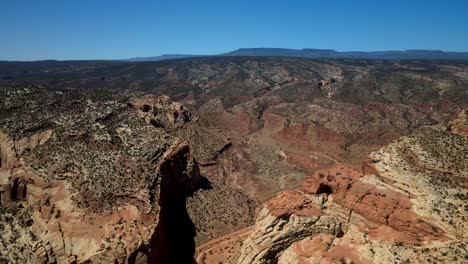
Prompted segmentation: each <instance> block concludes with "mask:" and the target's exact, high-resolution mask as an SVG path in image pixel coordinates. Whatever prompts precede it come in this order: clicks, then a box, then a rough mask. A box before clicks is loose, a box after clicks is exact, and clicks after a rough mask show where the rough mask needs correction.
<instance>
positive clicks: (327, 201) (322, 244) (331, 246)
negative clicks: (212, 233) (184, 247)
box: [238, 128, 468, 263]
mask: <svg viewBox="0 0 468 264" xmlns="http://www.w3.org/2000/svg"><path fill="white" fill-rule="evenodd" d="M451 131H452V132H453V130H451ZM467 153H468V138H467V137H466V136H463V135H459V133H450V132H449V131H443V130H436V129H433V128H425V129H420V130H419V131H417V132H415V133H413V134H411V135H410V136H407V137H403V138H401V139H399V140H398V141H396V142H394V143H392V144H390V145H388V146H387V147H384V148H382V149H381V150H379V151H376V152H374V153H372V154H371V155H370V159H369V161H366V162H364V164H363V168H362V170H356V169H353V168H351V167H349V166H348V165H345V164H338V165H335V166H333V167H330V168H327V169H324V170H319V171H317V172H316V173H315V174H314V175H312V176H310V177H307V178H306V180H305V182H304V184H303V185H302V186H300V187H298V188H297V189H294V190H290V191H283V192H281V193H280V194H279V195H277V196H276V197H275V198H273V199H271V200H269V201H267V202H266V203H265V205H264V206H263V207H262V209H261V210H260V213H259V215H258V218H257V221H256V224H255V228H254V230H253V231H252V232H251V233H250V235H249V236H248V238H247V239H245V241H244V242H243V246H242V250H241V251H240V254H239V258H238V263H276V262H277V263H339V262H341V263H394V262H397V263H415V262H417V263H430V262H444V263H464V262H466V259H467V258H468V252H467V251H466V246H467V244H466V239H467V228H468V226H467V222H466V218H467V217H468V215H467V212H466V210H465V209H466V208H465V207H466V200H465V198H466V195H467V193H468V186H467V183H468V181H467V178H468V165H467V163H466V160H465V159H466V154H467Z"/></svg>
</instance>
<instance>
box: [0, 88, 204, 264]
mask: <svg viewBox="0 0 468 264" xmlns="http://www.w3.org/2000/svg"><path fill="white" fill-rule="evenodd" d="M31 92H32V93H37V94H36V95H35V96H37V97H34V99H36V100H37V99H41V97H40V96H41V95H39V94H40V93H41V92H40V91H35V90H32V91H31V90H29V93H31ZM50 93H52V94H53V96H58V97H59V98H58V100H59V102H60V101H61V102H62V103H63V104H62V103H59V104H61V105H62V107H61V108H60V111H51V110H50V109H47V108H50V107H51V106H48V105H47V104H45V103H43V104H40V103H39V104H36V103H34V104H31V105H34V107H33V109H34V111H39V112H40V111H42V110H44V111H47V115H45V116H40V115H39V116H37V118H36V119H33V118H31V117H30V116H28V114H29V112H31V111H30V109H27V108H28V107H31V105H25V106H24V107H25V108H26V109H23V108H20V109H16V112H14V114H12V115H10V116H8V118H7V119H6V121H7V124H9V125H8V126H5V127H2V131H0V157H1V166H0V201H1V202H0V262H2V263H3V262H7V263H89V262H91V263H173V260H174V252H175V250H176V249H175V247H177V248H179V249H180V247H181V246H182V245H187V246H188V248H184V252H186V253H184V254H183V256H185V257H186V258H191V259H193V257H194V256H193V252H194V246H195V242H194V236H195V229H194V227H193V223H192V222H191V219H190V218H189V217H188V213H187V211H186V210H185V198H186V197H187V196H188V195H190V194H191V193H192V192H193V191H195V189H196V188H197V187H198V186H199V185H198V183H199V181H200V179H201V176H200V174H199V169H198V163H197V161H196V160H195V159H194V158H193V156H192V154H191V153H190V149H189V146H188V145H187V144H186V143H184V142H182V141H180V140H179V139H177V138H175V137H172V136H170V135H169V134H167V133H166V132H165V131H164V130H163V129H162V128H158V127H154V126H153V125H151V124H148V123H146V122H145V120H144V119H143V117H142V116H141V115H140V113H139V112H138V111H140V110H139V109H134V108H132V107H129V106H128V105H127V103H126V102H125V101H123V100H122V101H120V102H118V101H116V100H110V99H109V98H108V99H105V100H104V99H103V98H101V97H98V98H93V99H88V100H80V99H78V100H77V101H75V102H74V103H72V104H69V103H65V102H69V98H60V96H61V94H58V95H57V94H56V93H54V92H50ZM22 95H24V94H22ZM23 99H24V98H22V97H18V96H17V95H16V96H15V97H12V98H7V100H11V101H13V102H14V100H23ZM45 100H46V101H49V100H50V98H45ZM65 106H66V107H65ZM41 107H42V108H45V109H42V108H41ZM16 118H18V119H16ZM9 119H12V120H22V122H17V121H13V122H8V121H9ZM166 121H167V122H170V121H171V120H166ZM167 124H169V123H167ZM173 212H176V215H174V214H173ZM180 215H184V216H185V218H184V220H183V221H182V220H180V219H179V218H178V216H180ZM190 225H191V226H190ZM190 227H192V232H187V233H186V234H185V233H184V235H185V236H184V237H182V239H185V240H183V241H185V243H181V244H178V245H175V244H174V243H172V244H171V243H167V242H168V241H169V240H170V239H171V238H172V237H173V234H171V231H173V230H187V228H190ZM161 230H163V232H161ZM164 232H167V234H169V235H170V237H167V236H164V235H163V236H161V233H164ZM177 238H179V239H180V238H181V237H180V236H179V237H177ZM168 239H169V240H168ZM168 246H170V247H169V248H168ZM190 246H191V247H192V249H191V250H190V248H189V247H190ZM171 247H174V248H171ZM166 249H168V250H169V251H167V250H166ZM161 252H169V253H170V252H172V254H169V255H167V256H164V257H161V258H159V255H158V254H159V253H161ZM155 255H157V256H158V257H157V258H154V256H155ZM179 256H180V254H179ZM176 257H178V256H176ZM160 260H161V261H162V262H161V261H160ZM166 260H167V261H166Z"/></svg>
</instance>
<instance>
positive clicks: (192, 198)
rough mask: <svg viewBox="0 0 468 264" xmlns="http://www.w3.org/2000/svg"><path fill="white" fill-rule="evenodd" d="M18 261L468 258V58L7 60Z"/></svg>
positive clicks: (5, 226) (8, 221) (3, 188)
mask: <svg viewBox="0 0 468 264" xmlns="http://www.w3.org/2000/svg"><path fill="white" fill-rule="evenodd" d="M0 98H1V99H2V100H1V102H0V210H1V214H0V255H1V256H0V263H241V264H243V263H441V262H443V263H464V262H466V260H467V258H468V252H467V243H466V241H467V234H468V226H467V221H466V217H468V216H467V204H466V197H467V195H468V193H467V192H468V188H467V183H468V182H467V180H466V179H467V177H468V167H467V166H468V163H467V162H466V158H467V155H468V154H467V153H468V138H467V137H468V120H467V111H468V110H467V109H468V64H467V63H466V62H458V61H449V62H447V61H385V60H357V59H356V60H350V59H304V58H269V57H241V56H239V57H197V58H187V59H175V60H164V61H157V62H127V61H75V62H73V61H70V62H67V61H42V62H2V63H0Z"/></svg>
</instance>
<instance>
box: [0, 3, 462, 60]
mask: <svg viewBox="0 0 468 264" xmlns="http://www.w3.org/2000/svg"><path fill="white" fill-rule="evenodd" d="M242 47H244V48H245V47H282V48H329V49H335V50H338V51H350V50H362V51H377V50H404V49H442V50H447V51H468V0H439V1H436V0H424V1H423V0H406V1H402V0H393V1H389V0H341V1H339V0H319V1H315V0H304V1H299V0H283V1H275V0H269V1H264V0H248V1H245V0H236V1H231V0H192V1H188V0H187V1H182V0H172V1H162V0H154V1H139V0H134V1H119V0H109V1H105V0H89V1H88V0H57V1H52V0H29V1H27V0H0V60H38V59H117V58H128V57H137V56H153V55H160V54H164V53H184V54H216V53H221V52H226V51H230V50H234V49H237V48H242Z"/></svg>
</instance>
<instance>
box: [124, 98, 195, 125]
mask: <svg viewBox="0 0 468 264" xmlns="http://www.w3.org/2000/svg"><path fill="white" fill-rule="evenodd" d="M128 106H129V107H131V108H133V109H136V110H137V111H138V115H139V116H141V117H142V118H143V119H144V120H145V122H146V123H148V124H151V125H153V126H155V127H161V128H165V129H174V128H178V127H181V126H183V125H184V124H186V123H188V122H190V121H191V120H192V116H191V114H190V112H189V111H187V110H185V109H184V107H183V106H182V104H180V103H177V102H173V101H171V100H170V98H169V97H168V96H164V95H163V96H146V97H144V98H137V99H133V100H131V101H130V102H129V103H128Z"/></svg>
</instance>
